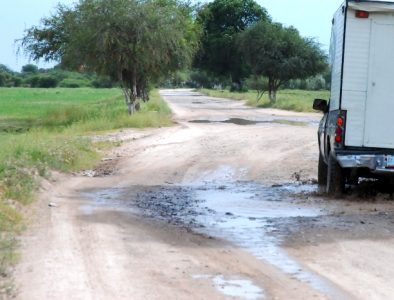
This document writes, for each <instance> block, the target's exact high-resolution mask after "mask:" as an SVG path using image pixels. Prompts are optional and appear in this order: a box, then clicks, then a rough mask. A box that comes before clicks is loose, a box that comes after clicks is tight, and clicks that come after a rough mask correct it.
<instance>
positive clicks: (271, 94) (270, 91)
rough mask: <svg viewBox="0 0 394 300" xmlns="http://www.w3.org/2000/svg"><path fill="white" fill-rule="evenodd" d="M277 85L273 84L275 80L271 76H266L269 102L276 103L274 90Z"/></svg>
mask: <svg viewBox="0 0 394 300" xmlns="http://www.w3.org/2000/svg"><path fill="white" fill-rule="evenodd" d="M277 89H278V87H277V86H276V84H275V80H274V79H273V78H271V77H270V78H268V95H269V99H270V104H271V105H272V104H275V103H276V91H277Z"/></svg>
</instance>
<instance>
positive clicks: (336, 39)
mask: <svg viewBox="0 0 394 300" xmlns="http://www.w3.org/2000/svg"><path fill="white" fill-rule="evenodd" d="M344 5H345V4H344ZM344 5H343V6H341V7H340V8H339V9H338V10H337V12H336V13H335V15H334V19H333V22H334V23H333V26H332V32H331V45H330V64H331V70H332V75H331V99H330V110H336V109H339V103H340V97H341V82H342V81H341V80H342V55H343V35H344V30H345V14H344V13H343V12H344V9H343V7H344Z"/></svg>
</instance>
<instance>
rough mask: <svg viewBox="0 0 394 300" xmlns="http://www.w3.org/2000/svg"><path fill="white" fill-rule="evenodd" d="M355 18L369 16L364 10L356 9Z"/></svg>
mask: <svg viewBox="0 0 394 300" xmlns="http://www.w3.org/2000/svg"><path fill="white" fill-rule="evenodd" d="M356 18H360V19H368V18H369V12H367V11H364V10H356Z"/></svg>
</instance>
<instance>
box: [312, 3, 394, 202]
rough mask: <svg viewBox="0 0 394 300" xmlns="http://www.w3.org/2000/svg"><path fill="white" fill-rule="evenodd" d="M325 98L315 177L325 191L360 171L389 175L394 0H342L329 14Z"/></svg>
mask: <svg viewBox="0 0 394 300" xmlns="http://www.w3.org/2000/svg"><path fill="white" fill-rule="evenodd" d="M332 24H333V25H332V37H331V46H330V60H331V61H330V64H331V70H332V82H331V96H330V100H329V102H327V101H326V100H322V99H315V101H314V103H313V108H314V109H316V110H320V111H323V112H324V116H323V118H322V120H321V122H320V125H319V130H318V140H319V152H320V155H319V166H318V182H319V184H320V185H321V186H325V189H326V192H327V193H329V194H338V193H342V192H343V191H344V188H345V184H346V183H348V182H358V179H359V178H360V177H380V176H386V177H387V178H394V0H392V1H381V0H379V1H378V0H375V1H363V0H359V1H356V0H346V1H345V2H344V3H343V4H342V5H341V6H340V8H339V9H338V11H337V12H336V13H335V15H334V18H333V20H332Z"/></svg>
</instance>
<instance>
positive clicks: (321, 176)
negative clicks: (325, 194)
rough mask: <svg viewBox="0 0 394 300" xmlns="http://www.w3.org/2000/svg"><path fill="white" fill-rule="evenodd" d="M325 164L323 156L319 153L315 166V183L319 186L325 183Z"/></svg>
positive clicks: (323, 185)
mask: <svg viewBox="0 0 394 300" xmlns="http://www.w3.org/2000/svg"><path fill="white" fill-rule="evenodd" d="M327 172H328V171H327V164H326V163H325V162H324V159H323V156H322V155H321V153H319V164H318V168H317V183H318V185H319V187H325V186H326V185H327Z"/></svg>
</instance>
